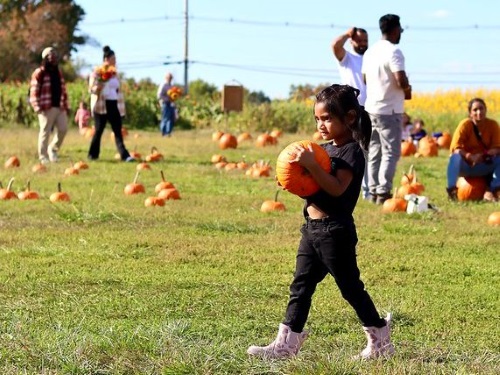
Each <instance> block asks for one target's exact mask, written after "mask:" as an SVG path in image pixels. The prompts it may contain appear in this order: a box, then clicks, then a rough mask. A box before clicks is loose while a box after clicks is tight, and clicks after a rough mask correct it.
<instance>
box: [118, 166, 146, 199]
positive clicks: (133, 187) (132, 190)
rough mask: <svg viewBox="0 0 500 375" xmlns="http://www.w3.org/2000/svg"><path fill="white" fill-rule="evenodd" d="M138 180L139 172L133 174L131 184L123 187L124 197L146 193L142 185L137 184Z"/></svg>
mask: <svg viewBox="0 0 500 375" xmlns="http://www.w3.org/2000/svg"><path fill="white" fill-rule="evenodd" d="M138 179H139V171H137V172H136V173H135V177H134V181H133V182H131V183H130V184H127V185H126V186H125V189H123V192H124V193H125V195H133V194H140V193H145V192H146V189H144V185H142V184H140V183H138V182H137V180H138Z"/></svg>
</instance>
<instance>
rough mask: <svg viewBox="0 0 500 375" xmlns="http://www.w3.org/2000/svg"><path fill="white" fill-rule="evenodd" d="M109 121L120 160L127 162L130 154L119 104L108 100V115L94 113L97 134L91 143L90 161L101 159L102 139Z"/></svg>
mask: <svg viewBox="0 0 500 375" xmlns="http://www.w3.org/2000/svg"><path fill="white" fill-rule="evenodd" d="M108 121H109V123H110V124H111V129H112V130H113V133H114V135H115V143H116V149H117V150H118V152H119V153H120V158H121V159H122V160H125V159H127V158H128V157H129V156H130V154H129V152H128V151H127V149H126V148H125V144H124V143H123V136H122V117H121V115H120V112H119V111H118V102H117V101H116V100H106V114H99V113H94V124H95V133H94V136H93V137H92V140H91V141H90V149H89V155H88V156H89V159H98V158H99V153H100V152H101V137H102V133H103V132H104V128H105V127H106V123H107V122H108Z"/></svg>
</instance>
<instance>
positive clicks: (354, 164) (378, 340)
mask: <svg viewBox="0 0 500 375" xmlns="http://www.w3.org/2000/svg"><path fill="white" fill-rule="evenodd" d="M358 94H359V90H357V89H355V88H352V87H351V86H348V85H332V86H330V87H327V88H325V89H324V90H322V91H321V92H320V93H319V94H317V95H316V103H315V106H314V117H315V119H316V124H317V129H318V131H319V132H320V133H321V136H322V138H323V139H324V140H328V141H330V142H327V143H324V144H322V145H321V147H323V148H324V149H325V150H326V151H327V153H328V155H329V156H330V160H331V165H332V168H331V172H330V173H327V172H326V171H325V170H324V169H323V168H321V166H320V165H319V164H318V163H317V162H316V160H315V155H314V151H313V149H312V147H309V148H307V149H306V148H304V147H301V146H297V147H296V149H295V150H294V152H293V154H294V155H296V156H295V158H294V159H292V161H291V162H294V163H298V164H299V165H301V166H302V167H304V168H306V169H307V170H308V171H309V173H310V174H311V175H312V176H313V178H314V179H315V180H316V182H317V183H318V185H319V186H320V190H319V191H318V192H317V193H315V194H313V195H311V196H308V197H305V198H304V199H305V205H304V210H303V212H304V217H305V223H304V224H303V225H302V228H301V233H302V238H301V240H300V244H299V248H298V252H297V258H296V266H295V276H294V279H293V281H292V284H291V285H290V298H289V301H288V306H287V309H286V313H285V318H284V320H283V322H282V323H281V324H280V325H279V331H278V335H277V337H276V339H275V340H274V341H273V342H272V343H271V344H269V345H267V346H250V347H249V348H248V350H247V352H248V354H250V355H253V356H259V357H264V358H287V357H293V356H295V355H297V354H298V352H299V350H300V348H301V346H302V344H303V342H304V340H305V339H306V338H307V336H308V333H307V332H305V331H303V328H304V326H305V324H306V321H307V317H308V314H309V309H310V307H311V300H312V296H313V294H314V291H315V289H316V286H317V284H318V283H319V282H321V281H322V280H323V279H324V278H325V277H326V275H327V274H330V275H332V276H333V278H334V280H335V282H336V283H337V286H338V287H339V289H340V292H341V294H342V296H343V297H344V299H346V300H347V302H348V303H349V304H350V305H351V306H352V307H353V308H354V311H355V312H356V314H357V316H358V318H359V319H360V321H361V323H362V324H363V330H364V331H365V334H366V337H367V339H368V344H367V346H366V348H365V349H364V350H363V351H362V352H361V353H360V354H359V355H358V356H357V358H359V359H371V358H377V357H381V356H384V357H385V356H390V355H392V354H393V353H394V347H393V345H392V343H391V340H390V322H391V314H388V315H387V317H386V318H385V319H384V318H381V317H380V315H379V314H378V312H377V310H376V308H375V305H374V303H373V302H372V299H371V298H370V296H369V294H368V293H367V291H366V290H365V286H364V284H363V282H362V281H361V279H360V271H359V269H358V266H357V262H356V243H357V242H358V238H357V234H356V227H355V225H354V219H353V216H352V213H353V211H354V207H355V206H356V202H357V200H358V197H359V194H360V188H361V182H362V180H363V173H364V170H365V154H366V152H367V149H368V144H369V142H370V136H371V122H370V118H369V116H368V114H367V113H366V112H365V110H364V108H363V107H361V106H360V105H359V104H358V101H357V96H358ZM290 155H292V153H290Z"/></svg>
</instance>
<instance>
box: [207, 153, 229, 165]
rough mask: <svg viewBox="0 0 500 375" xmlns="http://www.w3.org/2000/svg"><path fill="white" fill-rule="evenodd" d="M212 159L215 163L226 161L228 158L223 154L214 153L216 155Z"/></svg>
mask: <svg viewBox="0 0 500 375" xmlns="http://www.w3.org/2000/svg"><path fill="white" fill-rule="evenodd" d="M210 161H211V162H212V163H213V164H215V163H220V162H221V161H226V158H225V157H224V156H222V155H219V154H214V155H212V158H211V159H210Z"/></svg>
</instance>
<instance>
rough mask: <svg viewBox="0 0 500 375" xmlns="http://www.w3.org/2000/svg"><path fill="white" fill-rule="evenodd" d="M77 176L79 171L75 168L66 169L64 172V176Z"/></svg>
mask: <svg viewBox="0 0 500 375" xmlns="http://www.w3.org/2000/svg"><path fill="white" fill-rule="evenodd" d="M77 174H80V171H79V170H78V169H77V168H75V167H74V166H71V167H69V168H66V169H65V170H64V175H65V176H75V175H77Z"/></svg>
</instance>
